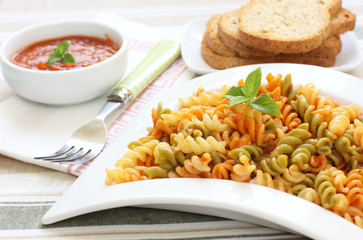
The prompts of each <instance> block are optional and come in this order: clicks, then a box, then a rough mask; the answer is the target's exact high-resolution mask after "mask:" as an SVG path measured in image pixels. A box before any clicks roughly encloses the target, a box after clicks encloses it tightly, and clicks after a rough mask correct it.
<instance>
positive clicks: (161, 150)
mask: <svg viewBox="0 0 363 240" xmlns="http://www.w3.org/2000/svg"><path fill="white" fill-rule="evenodd" d="M154 158H155V163H156V164H158V165H159V167H161V168H163V169H166V170H169V171H170V170H174V169H175V168H176V167H177V166H179V162H178V161H177V160H176V158H175V156H174V153H173V151H172V150H171V147H170V145H169V144H168V143H166V142H161V143H159V144H158V145H157V146H156V147H155V149H154Z"/></svg>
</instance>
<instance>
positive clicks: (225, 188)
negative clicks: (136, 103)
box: [42, 64, 363, 239]
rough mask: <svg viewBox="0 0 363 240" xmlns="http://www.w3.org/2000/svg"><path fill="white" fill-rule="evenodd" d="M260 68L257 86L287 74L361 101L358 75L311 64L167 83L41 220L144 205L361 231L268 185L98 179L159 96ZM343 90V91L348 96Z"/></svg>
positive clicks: (339, 235) (281, 225) (185, 92)
mask: <svg viewBox="0 0 363 240" xmlns="http://www.w3.org/2000/svg"><path fill="white" fill-rule="evenodd" d="M257 66H261V70H262V79H263V84H265V83H266V81H264V79H265V78H266V75H267V74H268V73H272V74H273V75H276V74H278V73H280V74H282V75H286V74H288V73H291V74H292V81H293V84H296V85H298V84H307V83H309V82H313V83H314V84H315V85H316V87H317V88H318V89H322V92H323V94H324V95H331V96H333V99H335V100H337V101H339V102H340V103H349V102H351V103H355V104H357V105H358V106H360V107H363V97H362V94H361V89H363V81H362V80H360V79H358V78H355V77H353V76H350V75H348V74H345V73H342V72H338V71H334V70H331V69H328V68H321V67H316V66H310V65H299V64H259V65H250V66H243V67H239V68H232V69H228V70H224V71H217V72H215V73H213V74H207V75H204V76H201V77H198V78H195V79H192V80H190V81H189V82H187V83H183V84H179V85H176V86H174V87H172V88H171V89H170V90H168V91H167V92H165V93H164V94H161V95H158V97H156V98H155V99H154V100H153V101H151V102H150V103H149V104H148V105H147V107H146V108H145V111H144V112H143V113H140V114H139V115H138V116H137V117H136V118H135V119H134V120H133V122H132V123H131V124H130V125H129V126H128V128H127V129H126V130H125V132H124V133H123V134H121V135H120V136H119V137H118V138H117V139H116V140H115V141H114V142H113V143H112V144H110V146H108V147H107V148H106V149H105V150H104V152H102V153H101V154H100V156H99V157H98V158H97V159H96V160H95V161H94V162H93V163H92V165H91V166H90V167H89V168H88V169H87V170H86V172H85V173H84V174H82V175H81V176H80V177H79V178H78V179H77V180H76V181H75V182H74V184H73V185H72V186H71V187H70V188H69V189H68V190H67V191H66V192H65V193H64V194H63V196H62V197H61V198H60V199H59V200H58V201H57V202H56V203H55V204H54V205H53V206H52V208H51V209H50V210H49V211H48V212H47V213H46V215H45V216H44V217H43V219H42V223H43V224H51V223H54V222H57V221H61V220H64V219H67V218H70V217H74V216H77V215H81V214H85V213H89V212H94V211H99V210H104V209H110V208H115V207H124V206H143V207H153V208H161V209H172V210H179V211H187V212H194V213H202V214H207V215H214V216H221V217H225V218H230V219H236V220H241V221H246V222H252V223H256V224H260V225H265V226H268V227H273V228H278V229H282V230H285V231H290V232H294V233H298V234H302V235H305V236H307V237H310V238H313V239H363V238H362V236H363V230H362V229H360V228H358V227H357V226H356V225H354V224H352V223H350V222H348V221H347V220H345V219H343V218H342V217H340V216H337V215H336V214H334V213H332V212H330V211H328V210H325V209H324V208H322V207H320V206H318V205H316V204H313V203H311V202H309V201H306V200H303V199H301V198H298V197H296V196H293V195H291V194H287V193H284V192H281V191H278V190H275V189H271V188H267V187H263V186H259V185H255V184H251V183H241V182H235V181H229V180H218V179H190V178H177V179H171V178H167V179H153V180H145V181H137V182H129V183H123V184H116V185H111V186H106V185H105V177H106V172H105V169H106V168H113V167H114V164H115V163H116V161H117V160H118V159H119V158H120V157H122V156H123V155H124V153H126V152H127V151H128V149H127V145H128V143H129V142H130V141H134V140H137V139H139V138H140V137H142V136H145V135H146V133H147V131H146V127H148V126H151V125H152V118H151V109H152V108H154V107H157V105H158V102H163V103H164V106H165V107H168V108H171V109H175V108H176V107H178V106H179V103H178V101H177V98H178V97H187V96H190V95H191V94H192V93H193V92H195V91H196V90H197V88H198V87H199V86H202V87H204V89H206V90H217V89H220V88H221V87H222V86H223V85H225V84H226V85H228V86H231V85H236V83H237V81H238V80H240V79H241V78H245V77H246V76H247V75H248V73H250V72H251V71H252V70H254V69H256V68H257ZM347 93H349V94H347Z"/></svg>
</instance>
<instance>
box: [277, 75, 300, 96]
mask: <svg viewBox="0 0 363 240" xmlns="http://www.w3.org/2000/svg"><path fill="white" fill-rule="evenodd" d="M280 85H281V90H282V95H283V96H285V97H287V98H288V103H289V102H290V101H291V100H294V99H295V98H296V96H297V94H298V93H299V89H297V88H296V87H295V86H293V85H292V83H291V74H286V76H285V78H284V79H280Z"/></svg>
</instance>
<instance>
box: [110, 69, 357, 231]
mask: <svg viewBox="0 0 363 240" xmlns="http://www.w3.org/2000/svg"><path fill="white" fill-rule="evenodd" d="M266 79H267V84H266V85H265V86H261V87H260V89H259V92H258V94H262V93H264V94H266V95H268V96H270V97H271V98H272V99H273V101H275V102H276V104H277V107H278V108H279V109H280V112H281V114H280V115H278V116H274V115H269V114H266V113H262V112H260V111H258V110H256V109H253V108H252V107H251V106H250V105H248V103H246V102H244V103H241V104H236V105H234V106H232V107H228V103H229V101H230V100H229V99H227V98H223V96H224V94H225V93H226V92H227V91H228V87H226V86H223V87H222V89H221V91H205V90H204V89H203V88H199V89H198V90H197V91H196V92H195V93H194V94H193V95H192V96H190V97H186V98H180V99H179V101H180V105H181V106H180V108H179V109H177V110H174V111H172V110H170V109H169V108H165V107H163V105H162V104H161V103H160V104H159V105H158V106H157V107H156V108H155V109H153V110H152V113H151V116H152V126H151V127H149V128H148V129H147V130H148V134H147V135H146V136H144V137H142V138H140V139H138V140H136V141H133V142H131V143H130V144H129V145H128V147H129V149H130V151H128V152H126V153H125V154H124V155H123V156H122V157H121V158H120V159H119V160H118V161H117V162H116V164H115V168H113V169H111V168H108V169H106V178H105V183H106V184H107V185H111V184H119V183H126V182H132V181H139V180H147V179H154V178H176V177H177V178H215V179H225V180H233V181H238V182H247V183H253V184H258V185H261V186H266V187H270V188H274V189H277V190H280V191H284V192H286V193H289V194H293V195H294V196H297V197H300V198H303V199H305V200H307V201H310V202H312V203H315V204H318V205H320V206H322V207H324V208H325V209H327V210H329V211H332V212H334V213H336V214H338V215H339V216H341V217H343V218H345V219H346V220H348V221H350V222H352V223H353V224H356V225H357V226H359V227H362V228H363V170H362V167H363V123H362V120H361V115H362V112H361V109H360V108H359V107H358V106H356V105H353V104H348V105H341V106H339V104H338V103H337V102H336V101H334V100H332V99H331V97H330V96H322V95H321V91H320V90H319V89H316V88H315V86H314V84H307V85H300V86H298V87H296V86H294V85H293V84H292V79H291V75H290V74H287V75H286V76H285V77H283V76H282V75H281V74H278V75H276V76H273V75H272V74H268V75H267V76H266ZM238 85H240V86H242V85H244V80H243V79H242V80H240V81H239V82H238ZM186 187H187V186H186Z"/></svg>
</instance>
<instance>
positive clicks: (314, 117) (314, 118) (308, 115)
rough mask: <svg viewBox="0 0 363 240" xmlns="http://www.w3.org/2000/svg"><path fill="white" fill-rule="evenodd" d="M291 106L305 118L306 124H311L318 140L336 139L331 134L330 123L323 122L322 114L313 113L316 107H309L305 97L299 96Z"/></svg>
mask: <svg viewBox="0 0 363 240" xmlns="http://www.w3.org/2000/svg"><path fill="white" fill-rule="evenodd" d="M291 106H292V107H293V108H294V110H295V111H296V112H298V113H299V115H300V116H301V117H302V118H303V121H304V122H305V123H309V126H310V128H311V131H312V133H313V134H314V135H315V136H316V137H317V138H318V139H320V138H322V137H328V138H329V139H332V140H333V139H335V138H336V136H335V135H334V134H332V133H331V132H329V130H328V123H327V122H323V119H322V117H321V115H320V114H315V113H312V111H314V109H315V107H314V106H313V105H309V104H308V102H307V100H306V98H305V96H304V95H302V94H301V95H298V97H297V99H296V100H292V101H291Z"/></svg>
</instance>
